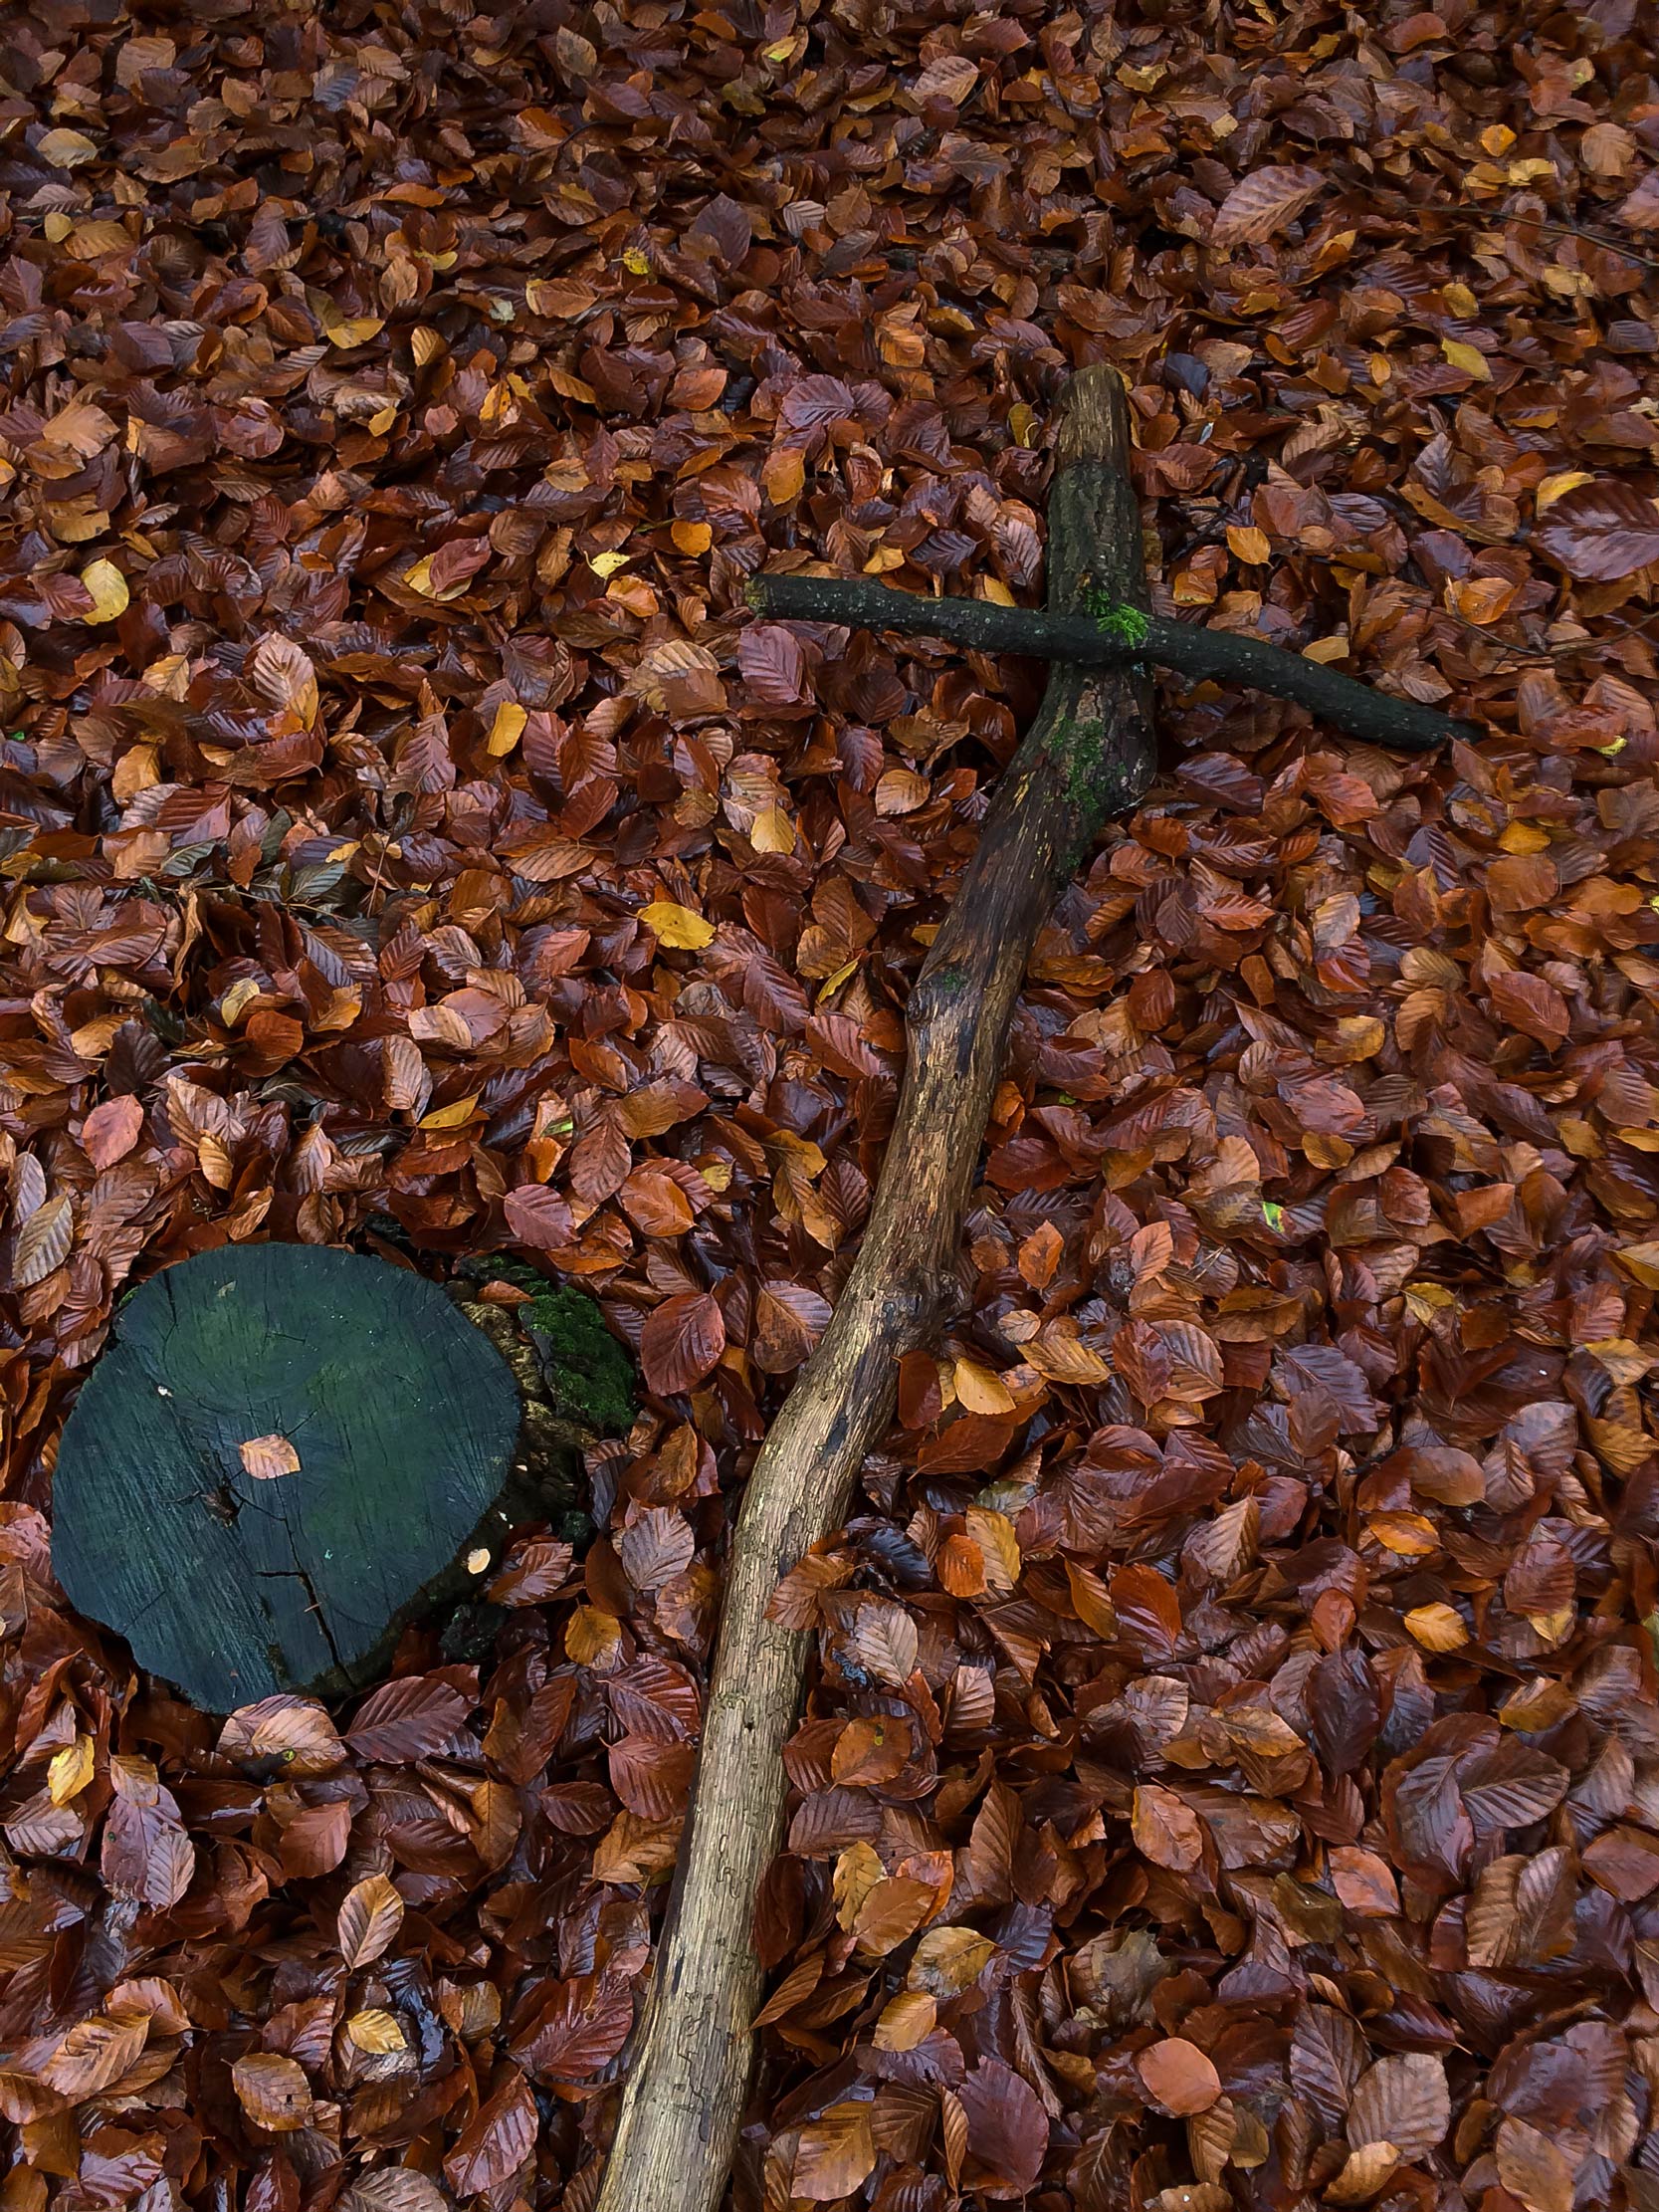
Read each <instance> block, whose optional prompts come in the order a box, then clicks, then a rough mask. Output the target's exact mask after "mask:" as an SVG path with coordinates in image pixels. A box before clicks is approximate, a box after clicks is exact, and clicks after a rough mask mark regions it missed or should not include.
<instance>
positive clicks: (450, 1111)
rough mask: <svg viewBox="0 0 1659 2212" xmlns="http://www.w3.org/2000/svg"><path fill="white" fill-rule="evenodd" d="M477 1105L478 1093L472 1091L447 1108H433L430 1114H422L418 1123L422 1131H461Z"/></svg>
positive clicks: (470, 1118)
mask: <svg viewBox="0 0 1659 2212" xmlns="http://www.w3.org/2000/svg"><path fill="white" fill-rule="evenodd" d="M477 1104H478V1093H477V1091H472V1092H470V1093H469V1094H468V1096H467V1097H465V1098H458V1099H456V1100H454V1101H453V1103H452V1104H450V1105H448V1106H434V1107H433V1109H432V1111H431V1113H430V1114H423V1115H422V1116H421V1118H420V1121H419V1123H418V1125H417V1126H418V1127H420V1128H422V1129H462V1128H465V1126H466V1125H467V1123H468V1122H470V1121H471V1120H472V1118H473V1108H474V1107H475V1106H476V1105H477Z"/></svg>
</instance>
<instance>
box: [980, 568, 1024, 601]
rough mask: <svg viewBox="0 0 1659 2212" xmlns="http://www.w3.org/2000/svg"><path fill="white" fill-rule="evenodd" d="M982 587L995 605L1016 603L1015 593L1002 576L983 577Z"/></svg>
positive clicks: (981, 579)
mask: <svg viewBox="0 0 1659 2212" xmlns="http://www.w3.org/2000/svg"><path fill="white" fill-rule="evenodd" d="M980 588H981V589H982V590H983V592H984V594H985V597H986V598H987V599H989V600H990V601H991V603H992V604H993V605H994V606H999V607H1011V606H1013V605H1015V604H1016V601H1015V598H1014V594H1013V593H1012V592H1011V591H1010V590H1009V588H1008V586H1007V585H1006V584H1005V583H1004V582H1003V580H1002V578H1001V577H1000V576H983V577H981V578H980Z"/></svg>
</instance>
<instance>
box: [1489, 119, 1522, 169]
mask: <svg viewBox="0 0 1659 2212" xmlns="http://www.w3.org/2000/svg"><path fill="white" fill-rule="evenodd" d="M1514 143H1515V132H1514V131H1513V130H1512V129H1511V128H1510V126H1509V124H1508V123H1507V122H1495V123H1491V124H1489V125H1488V127H1487V128H1486V129H1485V130H1483V131H1482V132H1481V150H1482V152H1483V153H1489V154H1491V156H1492V158H1493V159H1494V160H1496V159H1497V158H1498V156H1499V154H1501V153H1508V151H1509V149H1510V147H1511V146H1513V145H1514Z"/></svg>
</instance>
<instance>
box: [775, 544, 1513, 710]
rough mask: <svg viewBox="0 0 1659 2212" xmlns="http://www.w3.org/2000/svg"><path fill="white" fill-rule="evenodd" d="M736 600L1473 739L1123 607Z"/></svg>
mask: <svg viewBox="0 0 1659 2212" xmlns="http://www.w3.org/2000/svg"><path fill="white" fill-rule="evenodd" d="M748 602H749V604H750V606H752V607H753V608H754V609H755V611H756V612H757V613H760V614H775V615H781V616H782V617H783V618H784V619H785V620H786V621H791V622H834V623H838V624H840V625H841V626H842V627H843V628H845V629H853V630H907V631H912V632H920V633H922V634H923V635H925V636H928V637H942V638H946V639H948V640H949V642H950V643H951V644H952V645H965V646H967V647H969V648H970V649H972V650H973V651H976V652H981V653H1026V654H1029V655H1030V656H1031V657H1032V658H1033V659H1035V660H1057V661H1075V662H1078V663H1080V664H1083V665H1086V666H1092V667H1105V666H1110V665H1112V664H1114V663H1116V662H1119V661H1131V660H1140V661H1154V662H1156V663H1157V665H1158V666H1159V667H1160V668H1173V669H1175V670H1176V671H1177V672H1178V673H1179V674H1181V675H1182V676H1187V677H1190V678H1191V679H1192V681H1193V682H1195V683H1199V682H1204V681H1208V682H1211V683H1217V684H1243V685H1247V686H1248V687H1249V688H1250V689H1251V690H1253V691H1265V692H1268V693H1270V694H1271V695H1272V696H1273V697H1274V698H1276V699H1291V700H1294V701H1295V702H1296V704H1297V705H1298V706H1299V707H1306V708H1307V709H1308V711H1309V713H1310V714H1314V715H1317V716H1318V717H1319V718H1320V720H1321V721H1322V722H1329V723H1331V724H1332V725H1333V727H1334V728H1336V729H1338V730H1345V731H1347V733H1348V736H1349V737H1351V738H1363V739H1364V740H1366V741H1367V743H1369V744H1371V745H1384V746H1391V747H1393V748H1394V750H1395V751H1396V752H1400V753H1433V752H1435V751H1437V750H1438V748H1439V747H1441V746H1443V745H1445V744H1446V743H1447V742H1448V741H1449V740H1450V739H1452V738H1463V739H1465V740H1466V741H1469V742H1471V743H1472V742H1473V741H1474V740H1475V739H1476V738H1477V737H1478V736H1479V735H1480V733H1479V732H1478V731H1477V730H1476V729H1475V727H1474V726H1473V724H1471V723H1467V722H1455V721H1453V720H1452V718H1451V717H1450V716H1449V715H1442V714H1436V713H1435V712H1434V710H1433V709H1432V708H1431V707H1420V706H1418V705H1417V703H1416V702H1415V700H1411V699H1396V698H1395V697H1394V696H1393V695H1392V694H1391V693H1389V692H1385V691H1372V690H1371V688H1370V686H1369V685H1368V684H1358V683H1355V682H1354V681H1353V679H1352V677H1351V676H1339V675H1338V674H1337V672H1336V670H1335V669H1331V668H1327V667H1325V666H1324V665H1323V663H1321V662H1319V661H1311V660H1305V659H1304V658H1303V656H1302V655H1301V654H1300V653H1287V652H1286V651H1284V650H1283V648H1282V647H1280V646H1277V645H1268V644H1266V643H1264V642H1263V640H1262V639H1261V638H1257V637H1239V636H1237V635H1236V634H1235V633H1234V632H1232V631H1230V630H1204V629H1198V628H1196V627H1194V626H1193V625H1192V624H1190V623H1186V622H1170V621H1166V620H1165V619H1164V617H1163V616H1162V615H1158V614H1149V615H1142V614H1141V613H1140V612H1139V611H1138V610H1136V609H1133V608H1126V609H1121V610H1119V611H1118V612H1117V613H1116V614H1113V613H1110V612H1109V613H1106V614H1103V615H1101V616H1098V617H1097V616H1095V615H1092V614H1044V613H1041V612H1038V611H1037V610H1036V609H1033V608H1027V607H1005V606H998V605H996V604H995V602H994V601H992V600H989V599H924V598H922V597H921V596H920V595H919V594H918V593H916V592H913V591H895V590H892V589H890V588H889V587H888V586H887V585H886V584H881V583H865V582H862V581H859V580H857V579H855V578H850V577H847V578H844V577H840V576H779V575H760V576H755V577H754V578H753V579H752V581H751V582H750V583H749V586H748Z"/></svg>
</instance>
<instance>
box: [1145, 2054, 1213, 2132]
mask: <svg viewBox="0 0 1659 2212" xmlns="http://www.w3.org/2000/svg"><path fill="white" fill-rule="evenodd" d="M1135 2063H1136V2067H1137V2069H1138V2070H1139V2072H1140V2075H1141V2081H1142V2082H1144V2083H1145V2085H1146V2094H1147V2096H1148V2097H1150V2098H1151V2099H1152V2100H1153V2101H1154V2102H1155V2103H1158V2104H1161V2105H1162V2106H1163V2108H1164V2110H1165V2111H1166V2112H1177V2113H1181V2114H1185V2113H1188V2112H1207V2111H1208V2110H1209V2108H1210V2106H1211V2105H1212V2104H1213V2103H1214V2102H1215V2101H1216V2099H1217V2098H1218V2097H1219V2096H1220V2095H1221V2077H1220V2075H1219V2074H1217V2073H1216V2071H1215V2067H1214V2065H1213V2064H1212V2062H1211V2061H1210V2059H1209V2058H1208V2057H1207V2055H1206V2054H1205V2053H1204V2052H1202V2051H1200V2050H1199V2048H1198V2046H1197V2045H1196V2044H1195V2043H1188V2042H1187V2041H1186V2039H1185V2037H1184V2036H1169V2037H1166V2038H1165V2040H1164V2041H1163V2042H1162V2043H1153V2044H1149V2045H1148V2046H1147V2048H1146V2049H1145V2050H1144V2051H1141V2052H1140V2053H1138V2054H1137V2057H1136V2061H1135Z"/></svg>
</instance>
